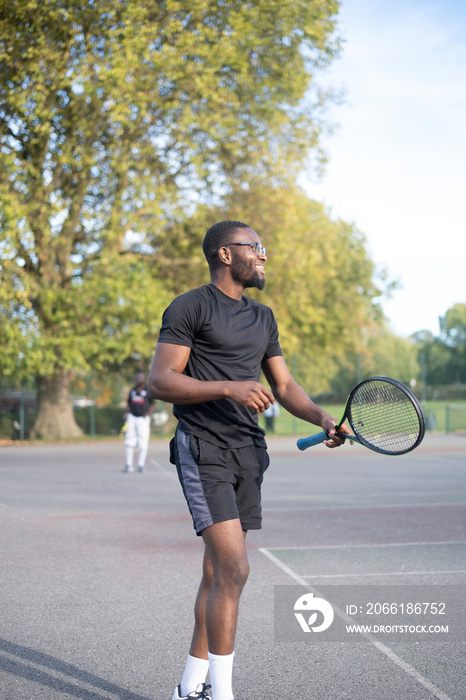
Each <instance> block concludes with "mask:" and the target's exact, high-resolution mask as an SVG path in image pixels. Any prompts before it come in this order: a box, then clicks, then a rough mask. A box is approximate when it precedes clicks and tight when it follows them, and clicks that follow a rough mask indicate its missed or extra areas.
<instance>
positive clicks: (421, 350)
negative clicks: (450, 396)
mask: <svg viewBox="0 0 466 700" xmlns="http://www.w3.org/2000/svg"><path fill="white" fill-rule="evenodd" d="M439 326H440V334H439V336H437V337H435V336H434V335H433V334H432V333H430V332H428V331H424V332H419V333H416V334H415V335H414V341H415V343H416V346H417V348H418V355H419V361H420V363H421V364H422V365H424V366H425V372H426V383H427V384H430V385H432V386H438V385H442V384H444V385H445V384H453V383H455V382H461V383H465V382H466V304H454V305H453V306H452V307H451V308H450V309H447V311H446V312H445V316H441V317H440V318H439Z"/></svg>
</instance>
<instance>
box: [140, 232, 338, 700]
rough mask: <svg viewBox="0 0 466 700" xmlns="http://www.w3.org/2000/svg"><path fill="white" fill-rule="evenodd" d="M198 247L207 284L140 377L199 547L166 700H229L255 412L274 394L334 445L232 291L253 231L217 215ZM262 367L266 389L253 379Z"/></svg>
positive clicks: (261, 447) (270, 338)
mask: <svg viewBox="0 0 466 700" xmlns="http://www.w3.org/2000/svg"><path fill="white" fill-rule="evenodd" d="M203 250H204V254H205V256H206V259H207V262H208V264H209V270H210V276H211V283H210V284H209V285H205V286H203V287H200V288H199V289H194V290H191V291H190V292H187V293H186V294H183V295H181V296H180V297H178V298H177V299H175V300H174V301H173V302H172V303H171V304H170V306H169V307H168V309H167V310H166V311H165V313H164V316H163V320H162V327H161V330H160V336H159V340H158V343H157V348H156V352H155V356H154V361H153V364H152V368H151V371H150V375H149V392H150V394H151V396H153V397H154V398H158V399H161V400H163V401H169V402H171V403H173V404H174V409H173V411H174V414H175V416H176V417H177V418H178V427H177V430H176V434H175V438H174V439H173V440H172V443H171V447H172V461H175V463H176V466H177V470H178V476H179V479H180V482H181V485H182V487H183V492H184V494H185V497H186V500H187V502H188V506H189V509H190V511H191V515H192V517H193V522H194V527H195V529H196V532H197V534H198V535H201V536H202V538H203V540H204V544H205V552H204V563H203V575H202V580H201V584H200V587H199V592H198V595H197V599H196V603H195V625H194V633H193V637H192V642H191V648H190V651H189V655H188V660H187V663H186V667H185V671H184V674H183V677H182V680H181V684H180V685H179V686H178V687H177V688H176V689H175V692H174V694H173V700H181V699H183V698H193V699H194V698H198V699H200V698H206V699H207V698H212V699H213V700H233V690H232V667H233V654H234V640H235V631H236V621H237V613H238V602H239V598H240V595H241V591H242V589H243V587H244V585H245V583H246V579H247V577H248V573H249V564H248V559H247V553H246V547H245V541H244V540H245V536H246V533H247V531H248V530H251V529H259V528H260V527H261V505H260V487H261V483H262V478H263V474H264V472H265V470H266V469H267V466H268V463H269V460H268V456H267V451H266V444H265V440H264V430H263V429H262V428H260V427H259V423H258V414H259V413H263V411H264V410H265V409H267V408H268V407H269V406H270V405H271V404H273V403H275V400H276V399H277V400H278V401H279V402H280V404H281V405H282V406H283V407H284V408H285V409H286V410H288V411H290V412H291V413H293V414H294V415H296V416H298V417H299V418H303V419H305V420H307V421H309V422H310V423H314V424H315V425H319V426H321V427H322V429H324V430H329V436H330V437H329V439H328V440H327V441H326V443H325V444H326V445H327V446H328V447H337V446H338V445H340V444H342V440H341V439H339V438H338V437H337V436H336V435H335V425H336V423H337V421H335V420H334V419H333V418H332V417H331V416H329V415H328V414H327V413H325V412H324V411H322V410H321V409H320V408H318V407H317V406H316V405H315V404H314V403H313V402H312V401H311V400H310V398H309V397H308V396H307V394H306V392H305V391H304V389H303V388H302V387H300V386H299V385H298V384H297V383H296V382H295V381H294V379H293V378H292V376H291V374H290V372H289V370H288V368H287V365H286V364H285V361H284V359H283V356H282V352H281V349H280V345H279V341H278V330H277V325H276V322H275V319H274V316H273V313H272V311H271V310H270V309H269V308H268V307H267V306H265V305H263V304H260V303H258V302H256V301H254V300H252V299H250V298H248V297H245V296H243V292H244V290H245V289H246V288H247V287H257V288H258V289H263V288H264V285H265V263H266V261H267V257H266V255H265V249H264V248H263V247H262V245H261V242H260V240H259V236H258V235H257V233H255V231H253V230H252V229H251V228H250V227H249V226H247V225H246V224H244V223H241V222H238V221H223V222H220V223H218V224H215V225H214V226H212V227H211V228H210V229H209V230H208V231H207V233H206V236H205V238H204V243H203ZM261 369H262V370H263V372H264V375H265V377H266V379H267V381H268V382H269V384H270V387H271V389H269V388H267V387H266V386H264V385H263V384H261V383H260V382H259V379H260V372H261ZM208 671H210V682H211V694H210V686H207V685H206V684H205V679H206V676H207V672H208Z"/></svg>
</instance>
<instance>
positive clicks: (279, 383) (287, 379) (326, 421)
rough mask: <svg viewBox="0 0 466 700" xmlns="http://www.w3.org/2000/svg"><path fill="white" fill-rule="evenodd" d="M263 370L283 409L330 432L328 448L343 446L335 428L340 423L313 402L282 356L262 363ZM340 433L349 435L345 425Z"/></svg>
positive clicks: (326, 442)
mask: <svg viewBox="0 0 466 700" xmlns="http://www.w3.org/2000/svg"><path fill="white" fill-rule="evenodd" d="M262 370H263V372H264V374H265V376H266V379H267V381H268V382H269V384H270V387H271V389H272V392H273V395H274V397H275V398H276V399H277V400H278V402H279V403H280V404H281V405H282V406H283V408H285V409H286V410H287V411H289V413H292V414H293V415H294V416H296V417H297V418H301V419H303V420H306V421H308V423H312V424H313V425H318V426H320V427H321V428H322V430H328V431H329V440H326V441H325V444H326V445H327V447H338V446H339V445H342V444H343V440H342V439H341V438H339V437H337V436H336V435H335V426H336V425H337V423H338V421H337V420H335V418H333V417H332V416H331V415H330V414H329V413H327V412H326V411H324V410H323V409H322V408H319V406H317V405H316V404H315V403H314V402H313V401H312V399H311V398H310V397H309V396H308V394H307V393H306V392H305V390H304V389H303V387H302V386H300V385H299V384H298V382H297V381H296V380H295V379H294V378H293V377H292V375H291V372H290V371H289V369H288V366H287V364H286V362H285V360H284V359H283V357H282V356H281V355H277V356H276V357H270V358H269V359H268V360H265V361H264V362H263V363H262ZM340 431H341V432H346V433H349V430H348V429H347V428H346V426H344V425H342V426H341V428H340Z"/></svg>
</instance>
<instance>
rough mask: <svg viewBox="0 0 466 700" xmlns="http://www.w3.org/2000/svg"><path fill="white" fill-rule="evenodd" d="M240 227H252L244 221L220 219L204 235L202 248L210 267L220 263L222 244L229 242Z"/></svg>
mask: <svg viewBox="0 0 466 700" xmlns="http://www.w3.org/2000/svg"><path fill="white" fill-rule="evenodd" d="M238 228H251V227H250V226H249V225H248V224H244V223H243V222H242V221H220V222H219V223H218V224H214V225H213V226H211V227H210V228H209V230H208V231H207V233H206V235H205V236H204V242H203V244H202V250H203V251H204V255H205V257H206V260H207V262H208V263H209V267H211V268H215V267H217V265H219V264H220V258H219V257H218V251H219V250H220V248H221V247H222V246H224V245H225V244H226V243H228V242H229V239H230V238H231V236H232V234H233V233H234V231H236V229H238Z"/></svg>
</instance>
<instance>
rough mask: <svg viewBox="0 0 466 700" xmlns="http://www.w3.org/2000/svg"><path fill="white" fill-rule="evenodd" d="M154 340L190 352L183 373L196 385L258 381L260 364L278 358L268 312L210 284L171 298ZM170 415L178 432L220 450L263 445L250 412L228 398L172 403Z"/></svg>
mask: <svg viewBox="0 0 466 700" xmlns="http://www.w3.org/2000/svg"><path fill="white" fill-rule="evenodd" d="M158 342H160V343H171V344H173V345H183V346H186V347H188V348H191V352H190V355H189V359H188V363H187V366H186V368H185V371H184V374H186V375H188V376H189V377H194V378H195V379H199V380H201V381H225V380H230V381H250V380H254V381H259V380H260V373H261V363H262V361H263V360H266V359H268V358H270V357H275V356H277V355H281V354H282V351H281V348H280V343H279V341H278V329H277V324H276V321H275V318H274V315H273V312H272V310H271V309H269V307H268V306H265V305H264V304H260V303H259V302H257V301H255V300H253V299H250V298H248V297H245V296H243V297H242V298H241V299H239V300H237V299H232V298H231V297H229V296H227V295H226V294H223V292H221V291H220V290H219V289H218V288H217V287H215V286H214V285H213V284H209V285H205V286H203V287H199V288H198V289H193V290H191V291H190V292H187V293H186V294H182V295H181V296H179V297H177V298H176V299H174V301H173V302H172V303H171V304H170V306H169V307H168V308H167V309H166V311H165V313H164V315H163V319H162V328H161V330H160V336H159V341H158ZM173 413H174V414H175V416H176V417H177V418H178V421H179V426H180V428H181V429H182V430H183V431H185V432H187V433H189V434H191V435H196V436H197V437H201V438H203V439H204V440H206V441H207V442H211V443H214V444H216V445H219V446H220V447H243V446H245V445H250V444H251V443H255V444H264V430H263V429H262V428H261V427H260V426H259V422H258V417H257V414H256V413H255V412H254V410H253V409H252V408H249V407H248V406H242V405H240V404H237V403H236V402H234V401H232V400H230V399H221V400H219V401H210V402H206V403H198V404H189V405H183V404H174V406H173Z"/></svg>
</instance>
